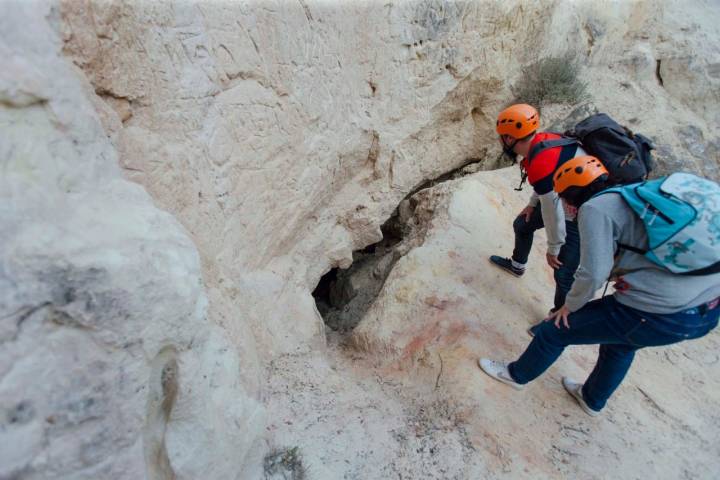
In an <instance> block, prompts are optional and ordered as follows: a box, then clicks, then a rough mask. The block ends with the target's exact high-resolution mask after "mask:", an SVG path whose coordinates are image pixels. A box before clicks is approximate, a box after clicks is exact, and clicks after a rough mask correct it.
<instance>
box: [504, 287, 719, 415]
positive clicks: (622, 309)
mask: <svg viewBox="0 0 720 480" xmlns="http://www.w3.org/2000/svg"><path fill="white" fill-rule="evenodd" d="M719 315H720V308H718V306H715V307H714V308H713V309H711V310H707V311H698V310H694V311H693V310H686V311H684V312H678V313H671V314H658V313H648V312H642V311H640V310H636V309H634V308H631V307H627V306H625V305H623V304H621V303H619V302H618V301H617V300H615V297H614V296H607V297H604V298H601V299H599V300H594V301H592V302H589V303H588V304H587V305H585V306H584V307H583V308H581V309H580V310H578V311H577V312H574V313H571V314H570V316H569V317H568V322H569V324H570V328H569V329H568V328H565V327H563V326H561V327H560V328H557V327H556V326H555V325H554V323H553V322H544V323H543V324H542V325H541V326H540V327H539V328H537V329H536V330H535V338H533V341H532V342H531V343H530V345H528V347H527V349H526V350H525V352H524V353H523V354H522V355H521V356H520V358H519V359H517V360H516V361H515V362H513V363H511V364H510V365H509V366H508V369H509V371H510V375H511V376H512V378H513V379H514V380H515V381H516V382H517V383H520V384H524V383H527V382H529V381H531V380H534V379H535V378H537V377H538V376H540V375H541V374H542V373H543V372H544V371H545V370H547V369H548V368H549V367H550V365H552V364H553V363H554V362H555V360H557V359H558V357H559V356H560V354H561V353H562V352H563V350H564V349H565V347H566V346H568V345H592V344H600V353H599V355H598V359H597V363H596V364H595V368H594V369H593V371H592V373H590V376H589V377H588V378H587V380H585V385H584V386H583V390H582V394H583V399H584V400H585V402H586V403H587V404H588V406H589V407H590V408H592V409H593V410H601V409H602V408H603V407H604V406H605V403H606V402H607V400H608V398H610V396H611V395H612V394H613V392H614V391H615V389H617V387H618V386H620V383H622V381H623V378H625V374H626V373H627V371H628V370H629V369H630V365H631V364H632V361H633V358H634V357H635V352H636V351H637V350H639V349H641V348H643V347H656V346H660V345H670V344H673V343H677V342H681V341H683V340H690V339H693V338H700V337H702V336H704V335H705V334H707V333H708V332H709V331H710V330H712V329H713V328H715V327H716V326H717V324H718V316H719Z"/></svg>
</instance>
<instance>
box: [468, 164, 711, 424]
mask: <svg viewBox="0 0 720 480" xmlns="http://www.w3.org/2000/svg"><path fill="white" fill-rule="evenodd" d="M608 186H609V184H608V172H607V169H606V168H605V167H604V166H603V165H602V163H600V161H599V160H598V159H596V158H594V157H590V156H586V157H579V158H575V159H573V160H570V161H568V162H566V163H565V164H564V165H563V166H562V168H560V169H558V170H557V171H556V172H555V174H554V189H555V191H556V192H557V193H558V194H559V196H560V197H561V198H562V199H563V200H564V201H565V202H567V203H569V204H571V205H573V206H575V207H578V208H579V212H578V221H579V231H580V240H581V246H580V250H581V258H580V266H579V268H578V269H577V273H576V274H575V281H574V283H573V286H572V289H571V290H570V292H569V293H568V295H567V298H566V301H565V304H564V305H562V306H561V308H560V309H559V310H558V311H557V312H555V314H554V315H552V316H551V317H549V318H548V320H549V321H546V322H543V323H542V324H541V325H540V326H539V327H538V328H537V329H536V331H535V337H534V339H533V340H532V342H531V343H530V345H529V346H528V347H527V349H526V350H525V352H524V353H523V354H522V355H521V356H520V357H519V358H518V359H517V360H516V361H514V362H512V363H509V364H507V363H504V362H498V361H493V360H489V359H487V358H481V359H479V360H478V364H479V366H480V368H481V369H482V370H483V371H484V372H485V373H487V374H488V375H490V376H491V377H493V378H494V379H496V380H498V381H500V382H503V383H505V384H508V385H510V386H512V387H514V388H516V389H521V388H523V386H524V385H525V384H527V383H528V382H530V381H532V380H534V379H535V378H537V377H538V376H540V375H541V374H542V373H543V372H544V371H545V370H547V369H548V367H550V365H552V364H553V363H554V362H555V360H557V359H558V357H559V356H560V354H561V353H562V352H563V350H564V348H565V347H566V346H568V345H585V344H588V345H590V344H599V345H600V351H599V355H598V359H597V362H596V364H595V367H594V369H593V370H592V373H590V375H589V376H588V378H587V379H586V380H585V383H584V384H581V383H578V382H575V381H574V380H572V379H569V378H565V377H564V378H563V379H562V384H563V386H564V387H565V389H566V390H567V392H568V393H569V394H570V395H572V397H573V398H574V399H575V400H576V401H577V403H578V404H579V405H580V407H581V408H582V409H583V410H584V411H585V412H586V413H587V414H589V415H592V416H595V415H597V414H598V413H599V412H600V411H601V410H602V409H603V407H604V406H605V404H606V402H607V401H608V399H609V398H610V396H611V395H612V394H613V392H614V391H615V390H616V389H617V388H618V386H619V385H620V383H621V382H622V381H623V378H624V377H625V374H626V373H627V372H628V370H629V368H630V365H631V364H632V361H633V358H634V356H635V352H636V351H637V350H639V349H641V348H644V347H654V346H662V345H670V344H673V343H677V342H680V341H683V340H690V339H695V338H700V337H702V336H704V335H706V334H707V333H708V332H710V331H711V330H712V329H713V328H715V327H716V326H717V324H718V316H719V315H720V308H718V304H719V303H720V298H719V297H720V273H718V272H719V271H720V232H717V231H715V230H713V228H714V227H713V219H715V218H718V217H720V186H718V185H717V184H715V183H713V182H710V181H709V180H705V179H702V178H699V177H695V176H694V175H690V174H673V175H671V176H669V177H667V179H665V178H663V179H659V180H653V181H648V182H645V183H641V184H635V185H630V186H627V187H620V188H612V189H610V190H607V191H604V192H603V190H606V189H607V187H608ZM673 188H674V189H675V191H676V192H680V193H679V194H678V195H671V193H675V192H673V191H672V189H673ZM683 188H684V189H685V190H684V191H683V190H682V189H683ZM599 192H603V193H602V194H599V195H596V194H598V193H599ZM697 195H700V196H702V197H703V198H702V199H699V200H698V199H697V198H696V196H697ZM651 198H653V199H656V200H653V201H655V204H653V203H651V200H650V199H651ZM662 202H664V203H665V205H666V207H664V208H658V206H657V205H658V204H659V203H662ZM685 206H687V207H689V208H685ZM675 214H677V215H680V214H682V215H683V216H684V217H681V216H678V217H675V218H673V217H672V215H675ZM691 227H692V228H691ZM668 228H671V229H674V230H673V231H674V232H675V233H672V236H670V237H668ZM682 229H688V230H687V232H688V233H687V234H686V235H685V236H684V237H682V236H681V235H680V234H681V233H683V232H685V230H682ZM678 232H679V233H678ZM656 234H661V235H662V236H663V237H664V240H663V242H655V241H654V240H653V242H652V243H653V245H656V246H654V247H652V250H648V248H649V242H648V238H653V239H655V238H656ZM672 239H676V240H678V241H677V242H675V241H669V240H672ZM676 243H682V244H683V245H692V247H693V248H692V249H688V250H687V251H683V252H680V253H679V254H678V255H674V253H677V252H676V250H677V249H675V248H674V244H676ZM701 248H702V249H701ZM690 250H692V251H690ZM692 269H695V270H692ZM608 278H612V279H613V280H615V282H616V283H615V292H614V293H613V295H608V296H605V297H603V298H601V299H597V300H592V301H591V299H592V298H593V296H594V294H595V292H597V291H598V289H599V288H600V287H601V286H602V284H603V283H605V281H606V280H607V279H608Z"/></svg>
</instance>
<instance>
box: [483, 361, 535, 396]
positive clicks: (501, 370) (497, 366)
mask: <svg viewBox="0 0 720 480" xmlns="http://www.w3.org/2000/svg"><path fill="white" fill-rule="evenodd" d="M478 366H479V367H480V368H481V369H482V371H483V372H485V373H487V374H488V375H490V376H491V377H492V378H494V379H495V380H497V381H499V382H502V383H504V384H506V385H510V386H511V387H513V388H514V389H515V390H522V389H523V388H525V385H521V384H519V383H516V382H515V380H513V379H512V377H511V376H510V372H509V371H508V368H507V363H503V362H496V361H494V360H490V359H488V358H479V359H478Z"/></svg>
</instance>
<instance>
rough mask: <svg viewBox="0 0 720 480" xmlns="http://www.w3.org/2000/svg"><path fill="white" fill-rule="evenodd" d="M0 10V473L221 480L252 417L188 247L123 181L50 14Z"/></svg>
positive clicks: (30, 5) (15, 5)
mask: <svg viewBox="0 0 720 480" xmlns="http://www.w3.org/2000/svg"><path fill="white" fill-rule="evenodd" d="M2 10H3V13H2V15H0V32H2V35H0V38H1V40H0V52H1V56H2V61H1V63H2V68H0V99H2V101H1V103H0V125H2V140H1V141H0V159H1V161H2V164H1V166H0V168H1V171H2V174H1V177H0V196H1V201H0V203H1V204H2V205H1V206H0V224H1V225H2V228H0V260H1V263H0V265H1V267H0V444H1V445H2V447H1V448H0V478H7V479H9V478H12V479H20V478H22V479H40V478H42V479H45V478H68V479H70V478H72V479H99V478H107V479H109V478H128V479H130V478H133V479H139V478H152V479H170V478H187V479H190V478H199V477H200V475H201V473H202V475H209V476H210V477H212V478H235V477H236V476H238V475H239V474H240V473H241V472H242V470H243V466H244V464H245V463H246V462H245V461H244V459H245V458H246V457H247V455H248V452H252V451H253V442H254V441H255V439H256V438H257V434H258V432H259V430H260V429H262V427H263V415H264V411H263V409H262V408H261V407H260V405H259V404H258V403H257V402H256V400H255V398H256V395H257V392H253V391H252V389H251V387H248V383H246V382H242V381H241V380H240V371H241V369H248V366H247V364H246V363H245V362H241V361H240V358H239V354H243V352H240V351H239V350H238V347H237V346H234V345H231V344H230V343H229V342H228V340H227V336H226V334H225V333H224V332H223V331H222V330H221V329H220V328H219V327H217V326H213V325H211V324H210V323H209V322H208V321H207V316H206V315H207V313H206V310H207V298H206V294H205V292H204V289H203V284H202V276H201V271H200V261H199V258H198V254H197V251H196V249H195V247H194V245H193V244H192V242H191V240H190V238H189V237H188V235H187V233H186V232H185V230H184V229H183V228H182V227H181V226H180V224H179V223H178V222H177V221H176V220H175V219H174V218H173V217H172V216H171V215H170V214H168V213H166V212H163V211H160V210H158V209H157V208H156V207H155V206H154V205H153V203H152V201H151V199H150V197H149V195H148V194H147V193H146V192H145V191H144V190H143V188H142V187H140V186H139V185H137V184H133V183H130V182H128V181H127V180H124V179H123V178H122V175H121V171H120V168H119V166H118V157H117V153H116V151H115V149H114V148H113V146H112V145H111V143H110V141H109V140H108V138H107V136H106V134H105V132H104V131H103V129H102V127H101V124H100V122H99V120H98V118H97V115H96V113H95V109H94V107H93V105H92V103H91V102H90V97H92V96H94V93H93V91H92V89H91V88H90V86H89V84H87V82H86V81H85V80H84V79H83V77H82V75H81V73H80V72H79V71H78V70H77V69H75V68H74V67H73V66H72V63H71V62H69V61H67V60H65V59H63V58H62V57H60V50H61V47H62V44H61V42H60V38H59V37H58V36H57V35H56V34H55V32H54V31H53V30H52V29H51V26H50V23H48V19H49V20H51V21H52V20H53V19H55V20H56V19H57V17H56V14H57V10H56V9H55V8H54V7H51V6H50V5H48V4H44V3H34V2H5V3H4V4H3V6H2ZM209 445H231V446H232V449H233V452H234V453H233V455H232V456H231V455H229V454H228V450H226V449H224V448H208V446H209ZM228 448H230V447H228ZM198 451H200V452H203V453H202V454H201V455H198V453H197V452H198Z"/></svg>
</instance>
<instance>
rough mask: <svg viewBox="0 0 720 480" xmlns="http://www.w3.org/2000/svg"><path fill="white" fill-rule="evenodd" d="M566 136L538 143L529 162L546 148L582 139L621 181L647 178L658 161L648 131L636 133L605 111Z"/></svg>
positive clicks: (614, 177) (586, 148)
mask: <svg viewBox="0 0 720 480" xmlns="http://www.w3.org/2000/svg"><path fill="white" fill-rule="evenodd" d="M562 135H563V137H564V138H559V139H557V140H545V141H543V142H539V143H537V144H536V145H535V146H534V147H533V148H532V149H531V150H530V154H529V155H528V158H529V162H532V159H533V158H534V157H535V156H536V155H537V154H539V153H540V152H542V151H543V150H545V149H548V148H552V147H564V146H565V145H572V144H573V143H579V144H580V145H581V146H582V148H583V149H584V150H585V151H586V152H587V153H588V155H592V156H594V157H597V158H599V159H600V161H601V162H602V163H603V165H605V168H607V169H608V172H609V173H610V179H609V180H610V181H611V182H613V183H617V184H628V183H635V182H639V181H642V180H645V178H647V176H648V174H649V173H650V172H651V171H652V169H653V166H654V162H653V159H652V155H651V153H650V151H651V150H653V149H654V148H655V147H654V145H653V144H652V141H651V140H650V139H649V138H647V137H646V136H644V135H640V134H639V133H633V132H631V131H630V130H629V129H628V128H626V127H623V126H622V125H620V124H619V123H617V122H616V121H615V120H613V119H612V118H610V116H608V115H607V114H605V113H596V114H594V115H590V116H589V117H587V118H586V119H585V120H583V121H581V122H580V123H578V124H577V125H575V128H573V129H572V130H568V131H567V132H565V133H564V134H562Z"/></svg>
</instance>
